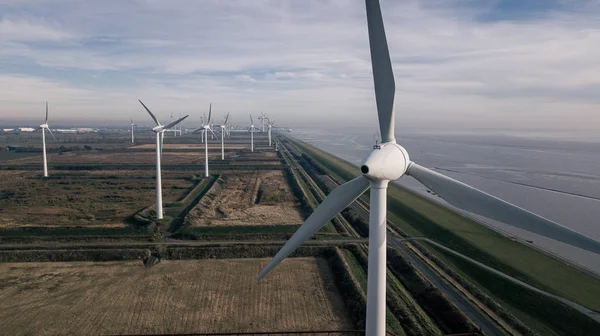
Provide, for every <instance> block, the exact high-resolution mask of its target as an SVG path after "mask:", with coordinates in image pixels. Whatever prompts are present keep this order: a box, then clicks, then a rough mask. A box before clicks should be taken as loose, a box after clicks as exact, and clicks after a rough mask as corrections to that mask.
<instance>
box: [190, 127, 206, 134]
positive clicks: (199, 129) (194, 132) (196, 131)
mask: <svg viewBox="0 0 600 336" xmlns="http://www.w3.org/2000/svg"><path fill="white" fill-rule="evenodd" d="M203 129H204V127H200V128H198V129H197V130H195V131H193V132H192V134H196V133H198V132H200V131H202V130H203Z"/></svg>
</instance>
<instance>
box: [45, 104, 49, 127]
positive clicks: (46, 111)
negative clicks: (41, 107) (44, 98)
mask: <svg viewBox="0 0 600 336" xmlns="http://www.w3.org/2000/svg"><path fill="white" fill-rule="evenodd" d="M47 123H48V102H46V121H44V124H47Z"/></svg>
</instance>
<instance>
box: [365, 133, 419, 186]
mask: <svg viewBox="0 0 600 336" xmlns="http://www.w3.org/2000/svg"><path fill="white" fill-rule="evenodd" d="M409 164H410V159H409V157H408V152H407V151H406V149H404V147H402V146H400V145H398V144H397V143H393V142H386V143H383V144H381V145H379V146H376V147H375V148H373V150H372V151H371V153H369V155H368V156H367V157H366V158H365V159H364V160H363V162H362V164H361V166H360V172H361V173H362V174H363V176H365V177H366V178H367V179H369V180H371V181H374V180H389V181H395V180H397V179H399V178H400V177H402V175H404V173H405V172H406V170H407V169H408V165H409Z"/></svg>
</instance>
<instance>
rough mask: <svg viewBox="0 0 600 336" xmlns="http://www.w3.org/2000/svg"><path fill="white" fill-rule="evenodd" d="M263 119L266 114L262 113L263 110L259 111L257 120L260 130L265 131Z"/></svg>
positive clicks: (265, 117)
mask: <svg viewBox="0 0 600 336" xmlns="http://www.w3.org/2000/svg"><path fill="white" fill-rule="evenodd" d="M265 119H268V118H267V115H266V114H264V113H263V111H260V117H258V120H260V123H261V132H262V133H265Z"/></svg>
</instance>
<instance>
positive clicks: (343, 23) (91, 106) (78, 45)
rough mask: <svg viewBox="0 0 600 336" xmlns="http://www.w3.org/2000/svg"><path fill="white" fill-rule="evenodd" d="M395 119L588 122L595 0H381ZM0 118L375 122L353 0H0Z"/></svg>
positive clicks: (596, 90) (596, 50)
mask: <svg viewBox="0 0 600 336" xmlns="http://www.w3.org/2000/svg"><path fill="white" fill-rule="evenodd" d="M381 7H382V12H383V16H384V22H385V26H386V30H387V35H388V43H389V48H390V52H391V54H392V62H393V67H394V73H395V78H396V90H397V93H396V115H397V120H396V124H397V126H398V127H402V126H404V125H406V126H407V127H408V126H411V127H413V126H414V127H425V128H453V129H468V128H509V129H521V128H522V129H542V130H544V129H586V130H598V129H599V128H600V127H599V126H598V125H599V123H598V121H600V20H598V17H600V1H599V0H581V1H579V0H486V1H476V0H382V1H381ZM0 88H1V89H0V125H2V124H7V123H11V122H14V121H19V122H31V123H34V124H35V123H38V121H39V122H41V121H43V120H42V118H43V113H44V111H43V110H44V104H45V101H49V104H50V116H51V117H50V121H51V124H52V122H55V123H74V124H79V125H83V124H87V125H90V124H98V125H104V124H119V123H124V124H125V125H127V124H128V123H129V118H130V117H132V118H133V119H134V120H135V121H136V123H138V124H144V123H148V124H150V123H151V120H150V118H149V116H148V115H147V114H146V112H145V111H144V109H143V108H142V106H141V105H140V104H139V103H138V102H137V100H138V99H141V100H142V101H144V103H146V105H148V107H150V109H151V110H153V111H154V112H155V113H156V114H157V115H158V117H159V119H162V120H166V121H168V120H169V117H170V115H171V113H173V114H174V115H175V116H178V115H179V114H190V118H189V121H186V122H187V123H189V124H194V123H197V124H200V115H201V114H202V113H204V112H205V111H206V110H207V109H208V105H209V103H212V107H213V113H214V114H215V115H216V117H217V119H218V118H222V117H223V116H224V115H225V114H226V113H231V116H232V121H233V122H234V123H239V124H243V123H248V122H249V118H248V114H249V113H252V114H254V115H258V114H260V112H261V111H264V112H265V113H267V114H268V115H270V116H271V118H273V119H277V120H278V123H279V124H285V125H289V126H290V127H291V126H294V125H298V126H305V125H310V124H314V123H317V122H319V123H324V124H327V125H331V124H332V123H335V124H337V125H340V126H344V125H353V126H360V125H364V126H365V127H373V126H374V125H376V122H377V121H376V109H375V98H374V93H373V82H372V77H371V65H370V57H369V45H368V35H367V29H366V17H365V9H364V1H361V0H174V1H158V0H103V1H83V0H51V1H50V0H48V1H46V0H0Z"/></svg>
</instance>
